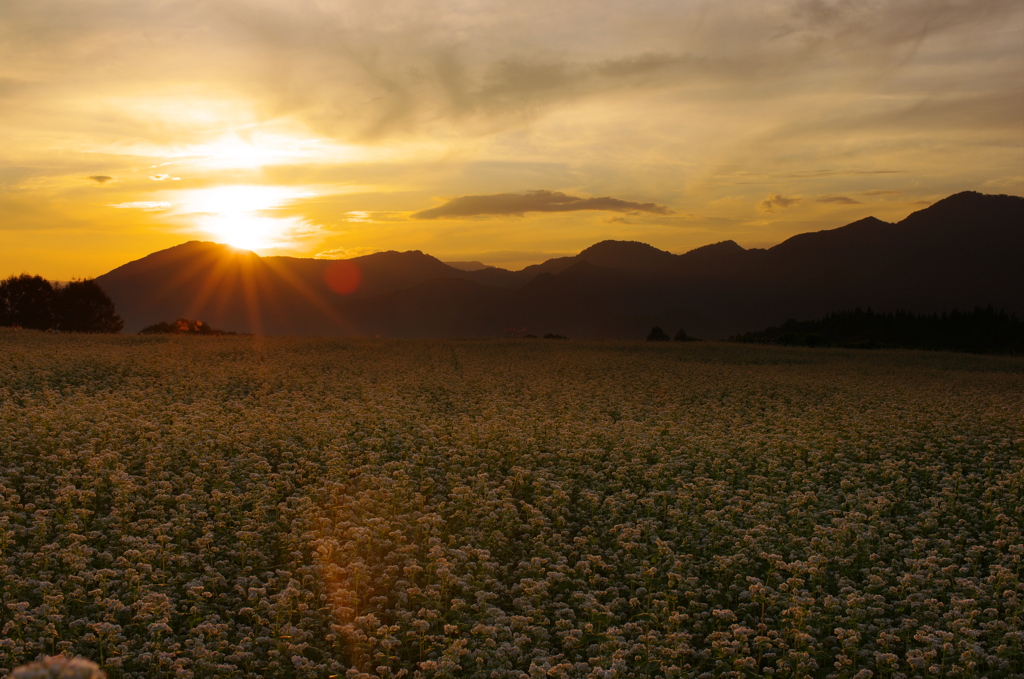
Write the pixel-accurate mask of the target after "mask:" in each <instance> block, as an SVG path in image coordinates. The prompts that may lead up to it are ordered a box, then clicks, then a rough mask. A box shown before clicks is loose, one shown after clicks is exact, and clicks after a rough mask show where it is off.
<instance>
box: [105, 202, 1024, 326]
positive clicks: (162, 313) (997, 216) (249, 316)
mask: <svg viewBox="0 0 1024 679" xmlns="http://www.w3.org/2000/svg"><path fill="white" fill-rule="evenodd" d="M1022 260H1024V199H1022V198H1019V197H1014V196H986V195H982V194H978V193H971V192H968V193H961V194H956V195H954V196H950V197H949V198H946V199H944V200H941V201H939V202H937V203H935V204H934V205H932V206H930V207H928V208H926V209H924V210H920V211H918V212H915V213H913V214H912V215H910V216H908V217H907V218H906V219H904V220H902V221H901V222H899V223H896V224H890V223H887V222H883V221H880V220H878V219H875V218H872V217H868V218H866V219H862V220H860V221H857V222H854V223H852V224H849V225H847V226H844V227H841V228H837V229H832V230H828V231H818V232H815V233H805V234H800V235H798V236H794V237H792V238H790V239H788V240H786V241H785V242H783V243H780V244H779V245H776V246H775V247H773V248H770V249H767V250H761V249H751V250H745V249H743V248H742V247H740V246H739V245H737V244H736V243H735V242H733V241H724V242H720V243H715V244H712V245H707V246H704V247H702V248H697V249H696V250H692V251H690V252H687V253H685V254H682V255H673V254H671V253H668V252H665V251H663V250H659V249H657V248H654V247H651V246H649V245H646V244H644V243H637V242H632V241H602V242H600V243H597V244H595V245H593V246H591V247H589V248H587V249H586V250H584V251H583V252H581V253H580V254H579V255H577V256H575V257H562V258H558V259H552V260H549V261H547V262H544V263H543V264H540V265H536V266H531V267H527V268H526V269H524V270H522V271H515V272H513V271H505V270H503V269H496V268H487V269H481V270H478V271H464V270H460V269H457V268H454V267H451V266H448V265H446V264H444V263H443V262H441V261H439V260H437V259H436V258H434V257H431V256H430V255H426V254H424V253H422V252H418V251H414V252H382V253H376V254H373V255H367V256H365V257H357V258H353V259H351V260H343V261H340V262H339V261H328V260H314V259H297V258H289V257H263V258H261V257H258V256H257V255H255V254H253V253H251V252H245V251H239V250H235V249H233V248H229V247H226V246H222V245H216V244H213V243H198V242H192V243H185V244H184V245H180V246H177V247H174V248H170V249H168V250H163V251H161V252H157V253H154V254H152V255H149V256H148V257H144V258H142V259H140V260H138V261H135V262H130V263H128V264H125V265H124V266H122V267H119V268H117V269H115V270H114V271H111V272H110V273H108V274H105V275H103V276H101V277H100V278H98V279H97V281H98V282H99V283H100V285H101V286H102V287H103V288H104V290H106V291H107V293H108V294H109V295H110V296H111V298H112V299H113V300H114V302H115V304H116V305H117V309H118V312H119V313H120V314H121V315H122V317H123V318H124V319H125V329H126V330H127V331H129V332H133V331H137V330H138V329H140V328H142V327H144V326H146V325H151V324H153V323H157V322H160V321H168V320H173V319H176V318H180V317H186V318H198V319H201V320H203V321H205V322H207V323H210V324H212V325H214V326H216V327H220V328H224V329H227V330H233V331H237V332H267V333H273V334H328V335H336V334H344V335H377V334H380V335H387V336H401V337H415V336H471V335H476V336H492V335H497V334H501V333H502V332H503V331H504V330H506V329H508V328H513V327H514V328H519V329H522V328H526V329H527V331H528V332H533V333H535V334H544V333H548V332H553V333H558V334H563V335H569V336H571V337H614V336H618V337H633V338H636V339H641V338H643V337H644V336H645V335H646V333H647V331H648V330H649V329H650V327H651V325H663V326H664V325H667V324H669V323H672V324H675V323H679V324H684V327H685V329H686V331H687V332H688V333H689V334H691V335H693V336H696V337H703V338H719V337H726V336H730V335H734V334H738V333H742V332H747V331H751V330H757V329H760V328H765V327H768V326H772V325H778V324H780V323H782V322H783V321H785V320H786V319H788V318H797V319H801V318H804V319H806V318H820V317H822V316H824V315H826V314H828V313H831V312H835V311H839V310H843V309H853V308H857V307H861V308H868V307H871V308H872V309H874V310H875V311H878V312H884V311H896V310H898V309H902V310H905V311H911V312H915V313H935V312H942V311H945V310H949V309H953V308H960V309H972V308H974V307H975V306H982V307H985V306H987V305H992V306H993V307H995V308H997V309H1005V310H1006V311H1007V312H1008V313H1016V314H1017V315H1018V316H1024V266H1021V265H1020V262H1021V261H1022ZM339 267H340V268H339ZM346 267H347V269H346ZM342 269H345V271H349V272H350V270H352V269H354V270H357V271H358V285H354V286H349V287H347V288H345V290H343V291H342V292H339V291H338V288H337V287H335V288H334V289H332V287H331V285H329V284H328V279H329V278H330V276H331V271H335V272H338V271H340V270H342ZM667 329H668V330H669V331H670V332H672V333H674V332H675V330H676V329H677V328H675V327H668V328H667Z"/></svg>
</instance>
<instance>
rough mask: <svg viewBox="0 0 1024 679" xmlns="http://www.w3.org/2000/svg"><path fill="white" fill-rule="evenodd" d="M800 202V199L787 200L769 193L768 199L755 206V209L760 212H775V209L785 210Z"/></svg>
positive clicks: (784, 197)
mask: <svg viewBox="0 0 1024 679" xmlns="http://www.w3.org/2000/svg"><path fill="white" fill-rule="evenodd" d="M799 202H800V197H799V196H796V197H795V198H787V197H786V196H781V195H779V194H777V193H770V194H768V197H767V198H765V199H764V200H762V201H761V202H760V203H758V204H757V209H758V210H760V211H761V212H775V208H779V209H782V210H785V209H786V208H788V207H789V206H790V205H796V204H797V203H799Z"/></svg>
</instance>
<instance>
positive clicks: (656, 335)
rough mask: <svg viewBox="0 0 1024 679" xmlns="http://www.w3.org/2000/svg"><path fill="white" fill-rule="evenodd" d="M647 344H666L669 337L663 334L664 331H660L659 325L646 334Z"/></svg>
mask: <svg viewBox="0 0 1024 679" xmlns="http://www.w3.org/2000/svg"><path fill="white" fill-rule="evenodd" d="M647 341H648V342H668V341H669V336H668V335H667V334H665V331H664V330H662V329H661V326H660V325H656V326H654V327H653V328H651V331H650V332H649V333H647Z"/></svg>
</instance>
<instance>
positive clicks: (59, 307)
mask: <svg viewBox="0 0 1024 679" xmlns="http://www.w3.org/2000/svg"><path fill="white" fill-rule="evenodd" d="M55 292H56V295H55V298H56V299H55V304H54V316H55V317H56V318H55V320H56V327H57V329H58V330H61V331H63V332H111V333H117V332H121V329H122V328H123V327H124V321H122V320H121V317H120V316H118V315H117V312H116V311H115V309H114V302H113V301H112V300H111V299H110V297H108V296H107V293H105V292H103V288H101V287H100V286H99V284H98V283H96V281H94V280H91V279H90V280H83V281H71V282H70V283H68V284H67V285H65V286H63V287H60V288H57V290H56V291H55Z"/></svg>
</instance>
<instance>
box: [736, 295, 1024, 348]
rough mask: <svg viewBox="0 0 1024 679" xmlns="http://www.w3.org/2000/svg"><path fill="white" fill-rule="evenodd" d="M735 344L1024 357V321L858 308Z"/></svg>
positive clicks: (987, 313)
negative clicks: (1017, 355) (931, 351)
mask: <svg viewBox="0 0 1024 679" xmlns="http://www.w3.org/2000/svg"><path fill="white" fill-rule="evenodd" d="M730 341H732V342H750V343H755V344H782V345H791V346H805V347H845V348H851V349H882V348H888V349H931V350H938V351H963V352H967V353H979V354H1024V321H1021V320H1019V319H1018V318H1017V317H1016V316H1015V315H1013V314H1008V313H1006V312H1005V311H1003V310H997V309H994V308H993V307H992V306H991V305H989V306H988V307H985V308H982V307H975V308H974V310H973V311H960V310H957V309H954V310H952V311H948V312H944V313H941V314H914V313H910V312H907V311H896V312H892V313H876V312H873V311H872V310H871V309H870V308H869V309H867V310H866V311H864V310H862V309H860V308H857V309H854V310H853V311H842V312H838V313H832V314H829V315H827V316H825V317H824V318H822V319H820V320H813V321H797V320H794V319H790V320H788V321H786V322H785V323H783V324H782V325H780V326H777V327H774V328H766V329H764V330H759V331H757V332H748V333H745V334H743V335H737V336H735V337H731V338H730Z"/></svg>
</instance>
